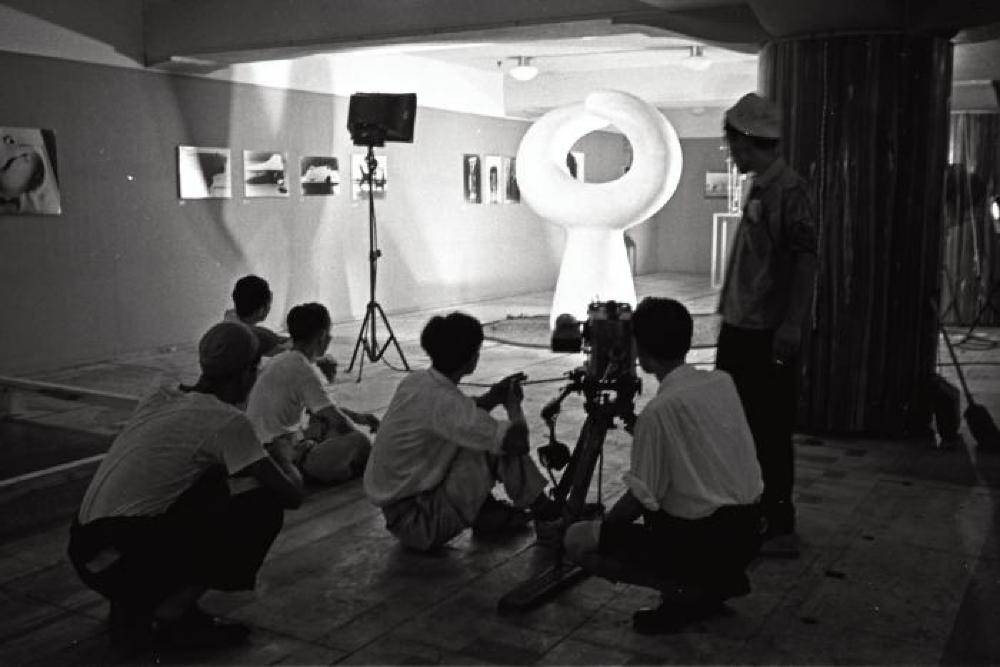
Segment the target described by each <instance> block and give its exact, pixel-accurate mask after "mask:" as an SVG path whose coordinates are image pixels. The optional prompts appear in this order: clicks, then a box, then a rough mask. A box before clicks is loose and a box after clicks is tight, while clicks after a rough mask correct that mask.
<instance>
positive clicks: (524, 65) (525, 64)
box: [509, 56, 538, 81]
mask: <svg viewBox="0 0 1000 667" xmlns="http://www.w3.org/2000/svg"><path fill="white" fill-rule="evenodd" d="M509 74H510V75H511V76H512V77H513V78H515V79H517V80H518V81H531V80H532V79H534V78H535V77H536V76H538V68H537V67H535V66H534V65H532V64H531V58H528V57H526V56H518V57H517V64H516V65H514V66H513V67H512V68H511V69H510V72H509Z"/></svg>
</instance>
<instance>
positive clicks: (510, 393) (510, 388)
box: [500, 373, 527, 409]
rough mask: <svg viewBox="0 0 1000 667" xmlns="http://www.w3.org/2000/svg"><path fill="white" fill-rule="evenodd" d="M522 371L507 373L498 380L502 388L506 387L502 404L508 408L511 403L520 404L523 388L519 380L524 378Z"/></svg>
mask: <svg viewBox="0 0 1000 667" xmlns="http://www.w3.org/2000/svg"><path fill="white" fill-rule="evenodd" d="M526 377H527V376H526V375H525V374H524V373H517V374H516V375H509V376H507V377H505V378H504V379H503V380H501V381H500V383H501V384H502V385H504V388H505V389H506V395H505V396H504V405H506V406H507V408H508V409H510V407H511V406H512V405H518V406H520V405H521V401H522V400H524V388H523V387H521V382H522V381H523V380H524V379H526Z"/></svg>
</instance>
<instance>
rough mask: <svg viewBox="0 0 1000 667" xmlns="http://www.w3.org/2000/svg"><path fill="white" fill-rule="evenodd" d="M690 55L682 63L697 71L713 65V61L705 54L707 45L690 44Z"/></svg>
mask: <svg viewBox="0 0 1000 667" xmlns="http://www.w3.org/2000/svg"><path fill="white" fill-rule="evenodd" d="M688 49H690V51H689V52H688V55H687V56H686V57H685V58H684V60H682V61H681V65H683V66H684V67H686V68H687V69H689V70H693V71H695V72H704V71H705V70H707V69H708V68H709V67H711V66H712V61H711V59H710V58H708V57H707V56H706V55H705V47H703V46H689V47H688Z"/></svg>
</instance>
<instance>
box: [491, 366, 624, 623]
mask: <svg viewBox="0 0 1000 667" xmlns="http://www.w3.org/2000/svg"><path fill="white" fill-rule="evenodd" d="M611 370H613V369H611ZM605 375H606V376H608V375H614V376H615V377H614V379H612V380H606V379H600V380H598V379H594V378H592V377H589V376H588V375H587V373H586V371H585V370H584V369H582V368H579V369H576V370H574V371H571V372H570V373H569V378H570V383H569V384H568V385H567V386H566V387H564V388H563V389H561V390H560V393H559V396H558V397H556V398H555V399H553V400H552V401H550V402H549V403H548V404H547V405H546V406H545V407H544V408H543V409H542V418H543V419H544V420H545V423H546V424H547V425H548V427H549V444H548V445H546V446H545V447H541V448H540V449H539V450H538V454H539V458H540V459H541V461H542V464H543V465H544V466H545V467H546V468H548V469H549V471H550V475H551V471H552V470H553V469H555V470H559V469H561V468H563V467H565V468H566V469H565V470H564V471H563V473H562V476H561V477H560V479H559V482H558V483H557V484H556V485H555V489H554V491H553V494H552V500H553V501H554V502H556V503H558V504H559V505H560V506H561V507H562V519H563V525H564V526H569V525H571V524H572V523H574V522H576V521H580V520H584V519H587V518H593V517H590V516H588V515H589V514H590V512H588V510H590V509H591V507H588V505H587V493H588V491H589V490H590V483H591V480H592V479H593V476H594V471H595V469H596V470H597V473H598V489H600V487H601V464H603V458H604V454H603V452H604V440H605V438H606V437H607V434H608V431H609V430H610V429H612V428H614V423H615V419H620V420H621V421H622V422H623V423H624V425H625V430H626V431H627V432H629V433H631V432H632V428H633V427H634V426H635V420H636V415H635V402H634V398H635V395H636V394H637V393H638V391H639V380H638V379H637V378H636V377H635V375H634V373H633V372H632V370H631V369H628V371H627V372H621V373H620V374H617V373H606V374H605ZM574 392H578V393H582V394H583V395H584V401H585V403H584V409H585V410H586V412H587V418H586V420H585V421H584V423H583V427H582V428H581V429H580V434H579V436H578V438H577V441H576V445H575V446H574V448H573V451H572V453H569V450H568V448H567V447H566V445H563V444H562V443H560V442H558V441H557V440H556V439H555V420H556V417H557V415H558V414H559V410H560V408H561V404H562V401H563V400H564V399H565V398H566V397H567V396H569V395H570V394H571V393H574ZM612 393H614V396H612ZM597 509H598V512H599V513H603V507H601V506H600V504H598V506H597ZM586 576H587V571H586V570H584V569H583V568H582V567H580V566H579V565H576V564H574V563H570V562H568V561H567V560H566V557H565V552H564V550H563V545H562V541H561V540H560V542H559V544H558V545H556V548H555V555H554V559H553V562H552V564H551V565H550V566H548V567H547V568H545V569H544V570H542V571H541V572H540V573H539V574H537V575H536V576H534V577H532V578H531V579H528V580H527V581H525V582H523V583H521V584H520V585H518V586H517V587H515V588H514V589H513V590H511V591H509V592H508V593H506V594H505V595H504V596H503V597H501V598H500V601H499V602H498V604H497V607H498V609H499V611H500V612H501V613H504V612H511V611H521V610H525V609H529V608H531V607H533V606H535V605H536V604H539V603H541V602H544V601H545V600H546V599H548V598H549V597H551V596H552V595H555V594H556V593H558V592H560V591H562V590H564V589H566V588H568V587H570V586H572V585H573V584H575V583H577V582H578V581H580V580H581V579H584V578H585V577H586Z"/></svg>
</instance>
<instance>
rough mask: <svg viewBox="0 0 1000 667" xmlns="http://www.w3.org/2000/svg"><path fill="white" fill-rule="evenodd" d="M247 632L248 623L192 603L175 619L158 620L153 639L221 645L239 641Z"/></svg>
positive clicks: (175, 643)
mask: <svg viewBox="0 0 1000 667" xmlns="http://www.w3.org/2000/svg"><path fill="white" fill-rule="evenodd" d="M249 635H250V628H249V627H248V626H246V625H244V624H242V623H237V622H236V621H227V620H225V619H222V618H218V617H217V616H212V615H211V614H207V613H205V612H204V611H202V610H201V609H200V608H198V607H197V606H195V607H192V608H191V609H190V610H189V611H187V612H186V613H185V614H184V615H183V616H181V617H180V618H178V619H177V620H174V621H169V622H162V623H160V624H159V625H158V626H157V627H156V633H155V641H156V643H157V644H159V645H161V646H162V645H166V646H172V647H177V648H223V647H226V646H235V645H237V644H242V643H244V642H245V641H246V640H247V637H248V636H249Z"/></svg>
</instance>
